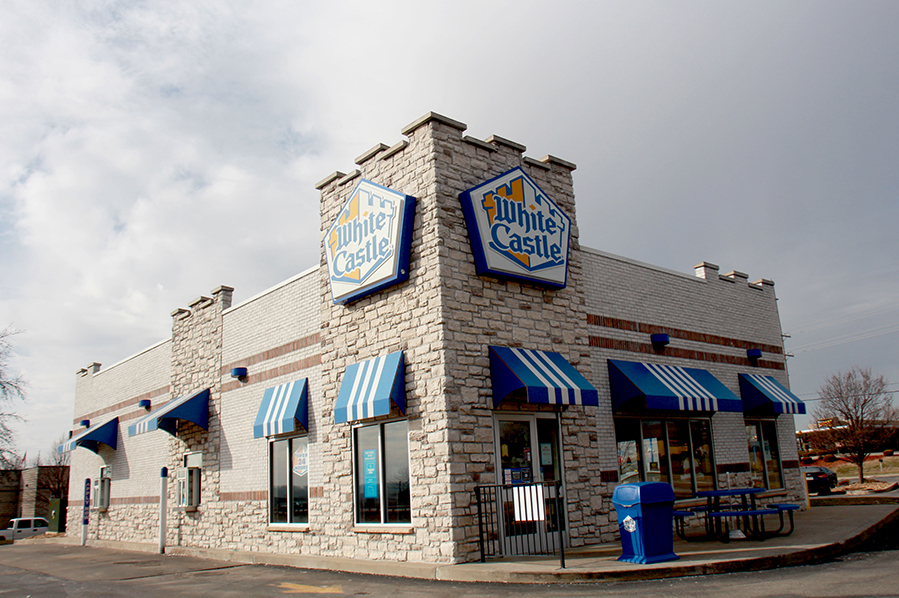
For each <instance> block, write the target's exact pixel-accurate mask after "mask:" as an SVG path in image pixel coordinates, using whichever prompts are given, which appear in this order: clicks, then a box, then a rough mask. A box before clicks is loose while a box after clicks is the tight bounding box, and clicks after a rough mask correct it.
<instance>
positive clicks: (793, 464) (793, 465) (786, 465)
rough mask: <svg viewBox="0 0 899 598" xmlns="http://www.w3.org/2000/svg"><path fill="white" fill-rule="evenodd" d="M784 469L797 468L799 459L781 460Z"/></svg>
mask: <svg viewBox="0 0 899 598" xmlns="http://www.w3.org/2000/svg"><path fill="white" fill-rule="evenodd" d="M781 465H783V468H784V469H799V461H781Z"/></svg>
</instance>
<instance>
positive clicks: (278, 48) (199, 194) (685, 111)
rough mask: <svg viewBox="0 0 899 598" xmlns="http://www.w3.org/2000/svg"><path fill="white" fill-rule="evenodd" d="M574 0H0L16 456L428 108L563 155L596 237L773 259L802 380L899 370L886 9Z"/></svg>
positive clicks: (306, 247)
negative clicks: (70, 1)
mask: <svg viewBox="0 0 899 598" xmlns="http://www.w3.org/2000/svg"><path fill="white" fill-rule="evenodd" d="M582 4H585V3H574V2H571V3H569V2H561V3H556V4H554V5H553V7H552V8H551V9H550V8H548V6H547V5H546V4H545V3H536V2H477V3H475V2H464V1H463V2H455V3H452V4H445V5H436V6H434V5H429V4H427V3H425V4H423V3H420V2H418V3H413V2H389V3H378V4H377V6H375V5H372V4H371V3H365V2H335V3H311V2H310V3H296V2H275V3H264V4H259V3H249V2H232V3H228V4H227V5H222V4H220V3H199V2H198V3H183V2H164V1H163V2H154V3H151V4H143V3H130V2H117V3H110V2H93V3H92V2H85V3H79V4H78V6H77V7H71V6H59V5H58V3H50V2H46V1H39V0H29V1H27V2H26V1H24V0H21V1H14V2H12V3H8V4H6V5H4V18H3V19H0V33H2V36H3V39H4V40H6V41H5V43H4V47H3V48H2V49H0V102H2V105H3V106H4V113H5V116H6V118H4V119H2V121H0V134H2V136H3V139H4V144H2V145H0V173H2V179H0V326H4V325H6V324H7V323H10V322H14V323H15V324H16V326H18V327H20V328H24V329H27V330H28V332H27V334H25V335H23V336H21V337H19V338H17V342H18V349H19V351H20V354H19V355H18V356H17V358H16V360H15V363H14V365H15V366H17V367H18V368H19V369H20V370H22V371H23V373H24V374H25V375H26V376H28V378H29V379H30V380H31V382H32V388H31V393H30V400H29V402H28V404H27V406H26V407H24V408H23V412H24V415H26V416H27V417H28V418H29V422H28V424H26V425H25V426H24V427H23V428H22V433H21V434H20V441H21V445H22V447H23V449H27V450H28V451H29V454H34V452H36V451H38V450H47V448H48V445H49V443H50V442H51V441H52V440H53V439H55V438H57V437H58V436H59V434H60V432H61V431H62V430H65V429H68V427H69V425H70V423H71V417H72V414H71V405H72V396H73V393H74V390H73V389H74V378H73V374H74V372H75V370H77V369H78V368H80V367H82V366H84V365H86V364H88V363H90V362H91V361H94V360H96V361H100V362H104V363H106V364H108V365H111V364H112V363H114V362H116V361H118V360H120V359H122V358H124V357H126V356H128V355H130V354H132V353H134V352H136V351H138V350H140V349H142V348H143V347H145V346H148V345H150V344H152V343H154V342H156V341H158V340H160V339H162V338H163V337H165V336H166V335H167V333H168V330H169V327H170V320H169V316H168V314H169V313H170V312H171V311H172V310H173V309H174V308H176V307H178V306H182V305H186V303H187V302H188V301H190V300H191V299H193V298H194V297H196V296H198V295H200V294H202V293H208V291H209V290H210V289H212V288H214V287H215V286H218V285H219V284H229V285H232V286H234V287H236V299H237V300H241V298H247V297H249V296H252V295H254V294H255V293H257V292H259V291H261V290H263V289H264V288H267V287H268V286H271V285H273V284H275V283H277V282H279V281H281V280H283V279H286V278H288V277H290V276H292V275H293V274H295V273H297V272H299V271H301V270H303V269H306V268H307V267H310V266H312V265H314V264H316V263H317V261H318V230H317V227H316V226H317V222H318V216H317V214H318V204H317V202H318V194H317V192H316V191H315V189H314V183H315V182H316V181H317V180H319V179H321V178H322V177H323V176H325V175H326V174H327V173H329V172H332V171H334V170H344V171H347V170H349V169H351V168H352V167H353V164H352V161H353V158H354V157H355V156H357V155H359V154H360V153H362V152H363V151H364V150H366V149H367V148H369V147H371V146H372V145H374V144H375V143H378V142H385V143H390V144H392V143H394V142H396V141H398V140H399V139H400V137H401V136H400V134H399V130H400V128H401V127H402V126H404V125H405V124H407V123H408V122H410V121H412V120H414V119H415V118H417V117H418V116H420V115H421V114H423V113H425V112H427V111H428V110H435V111H438V112H441V113H444V114H446V115H448V116H450V117H453V118H456V119H459V120H462V121H464V122H466V123H468V124H469V125H470V129H469V131H468V133H469V134H471V135H474V136H478V137H481V138H483V137H486V136H488V135H490V134H498V135H502V136H504V137H508V138H510V139H513V140H515V141H519V142H521V143H524V144H526V145H527V146H528V148H529V150H528V155H531V156H535V157H541V156H543V155H545V154H547V153H551V154H554V155H557V156H559V157H562V158H564V159H566V160H570V161H573V162H575V163H577V164H578V170H577V171H575V185H576V191H577V194H578V214H577V216H578V221H579V224H580V230H581V236H582V242H583V243H584V244H586V245H589V246H592V247H596V248H599V249H602V250H606V251H612V252H615V253H620V254H622V255H625V256H628V257H632V258H635V259H639V260H642V261H646V262H650V263H654V264H658V265H661V266H664V267H668V268H672V269H676V270H680V271H687V272H689V271H690V269H691V267H692V265H693V264H695V263H697V262H699V261H702V260H709V261H712V262H715V263H718V264H720V265H721V267H722V271H728V270H731V269H737V270H742V271H745V272H747V273H749V275H750V278H751V279H757V278H762V277H764V278H770V279H773V280H775V282H776V283H777V286H776V289H777V292H778V296H779V297H780V299H781V301H780V309H781V316H782V319H783V323H784V328H785V330H786V331H787V332H792V333H793V338H791V339H789V340H788V341H787V343H788V344H787V346H788V350H789V349H790V348H791V347H796V348H797V349H802V351H799V350H797V352H796V357H794V358H791V359H790V362H789V367H790V374H791V380H792V383H793V389H794V391H796V392H797V393H799V394H802V395H806V394H810V393H814V391H815V390H816V389H817V388H818V386H820V384H821V382H822V381H823V378H824V377H825V376H826V375H828V374H829V373H831V372H834V371H836V370H838V369H845V368H847V367H849V366H851V365H853V364H856V363H858V364H861V365H869V366H871V367H872V368H874V369H875V370H876V371H879V372H882V373H884V374H886V375H887V376H888V377H889V378H891V379H892V380H894V381H897V382H899V365H897V364H896V361H895V358H894V356H895V355H896V353H897V351H896V341H895V340H893V339H894V338H895V334H891V333H890V332H888V331H889V330H892V328H891V327H892V326H896V325H897V324H899V311H897V310H890V309H886V308H888V307H890V306H891V305H895V301H896V299H895V298H896V297H897V296H899V277H897V276H896V274H897V266H896V263H895V260H894V258H893V256H895V255H897V247H896V244H897V241H896V235H895V224H896V222H899V213H897V211H899V202H897V198H896V196H897V191H899V176H897V174H896V168H895V165H896V164H897V163H899V113H897V111H896V110H895V98H896V97H899V93H897V92H899V72H897V69H896V68H895V65H896V63H897V50H899V40H897V38H896V36H895V31H896V30H897V29H899V9H897V8H896V7H895V6H894V5H893V4H891V3H864V4H848V3H836V2H817V3H814V4H807V3H780V2H761V3H759V2H731V3H726V4H722V3H718V2H695V3H689V4H684V3H678V4H652V5H648V4H634V3H630V2H597V3H587V4H586V5H582ZM607 282H608V284H614V281H607ZM865 314H868V315H867V317H852V318H850V319H848V320H847V319H846V318H847V317H851V316H859V315H861V316H864V315H865ZM815 323H817V324H818V326H817V327H814V326H807V325H808V324H815ZM884 331H887V332H884ZM866 333H867V334H868V335H869V336H868V338H861V339H859V340H851V339H852V338H856V337H859V336H865V335H866ZM850 334H854V335H855V337H853V336H847V335H850ZM844 337H845V338H844ZM847 339H848V340H847ZM835 341H840V342H839V344H833V343H834V342H835ZM828 345H830V346H828Z"/></svg>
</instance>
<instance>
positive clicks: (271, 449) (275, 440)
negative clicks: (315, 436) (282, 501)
mask: <svg viewBox="0 0 899 598" xmlns="http://www.w3.org/2000/svg"><path fill="white" fill-rule="evenodd" d="M301 439H302V440H304V441H305V442H306V474H305V478H306V520H305V521H291V519H292V518H293V509H292V508H291V507H292V504H293V500H294V498H295V495H294V485H293V467H292V465H291V463H292V460H293V453H294V451H295V450H296V449H295V448H294V441H296V440H301ZM267 440H268V501H267V502H268V525H269V526H278V527H282V526H285V527H292V528H308V527H309V512H310V509H309V435H308V434H293V435H290V436H271V437H269V438H268V439H267ZM282 442H286V443H287V444H286V447H287V459H286V462H285V465H286V468H287V471H286V475H287V498H286V500H287V510H286V518H287V521H273V518H272V515H273V513H274V510H275V509H274V500H275V492H274V479H273V475H274V472H275V449H276V445H279V444H280V443H282Z"/></svg>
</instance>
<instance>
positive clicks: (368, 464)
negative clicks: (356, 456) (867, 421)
mask: <svg viewBox="0 0 899 598" xmlns="http://www.w3.org/2000/svg"><path fill="white" fill-rule="evenodd" d="M362 481H363V484H364V486H365V490H364V494H365V498H378V452H377V451H376V450H375V449H368V450H366V451H364V452H363V453H362Z"/></svg>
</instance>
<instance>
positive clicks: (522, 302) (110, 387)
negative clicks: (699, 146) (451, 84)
mask: <svg viewBox="0 0 899 598" xmlns="http://www.w3.org/2000/svg"><path fill="white" fill-rule="evenodd" d="M465 128H466V127H465V125H464V124H462V123H459V122H457V121H454V120H452V119H449V118H446V117H443V116H440V115H436V114H433V113H430V114H428V115H426V116H425V117H423V118H421V119H419V120H417V121H415V122H413V123H412V124H410V125H409V126H407V127H406V128H404V129H403V131H402V132H403V134H404V135H405V136H406V139H405V140H402V141H400V142H398V143H396V144H394V145H392V146H388V145H386V144H378V145H376V146H374V147H372V148H371V149H370V150H369V151H367V152H365V153H364V154H362V155H361V156H359V157H358V158H357V160H356V164H357V165H358V169H357V170H354V171H352V172H350V173H348V174H344V173H341V172H335V173H333V174H332V175H330V176H328V177H327V178H325V179H324V180H322V181H321V182H320V183H319V185H318V188H319V189H320V190H321V220H320V222H319V223H318V224H319V226H318V229H317V230H315V228H314V226H313V228H310V226H309V225H310V223H305V222H285V223H284V226H283V229H282V230H279V231H254V232H253V234H260V235H261V234H279V235H283V234H295V235H310V234H317V235H319V236H320V237H321V239H322V254H321V259H320V261H319V263H318V264H316V265H314V266H313V267H312V268H311V269H309V270H306V271H305V272H302V273H300V274H298V275H297V276H295V277H293V278H291V279H289V280H286V281H284V282H283V283H280V284H278V285H277V286H275V287H273V288H271V289H269V290H267V291H264V292H262V293H260V294H259V295H256V296H255V297H252V298H250V299H248V300H246V301H244V302H243V303H240V304H238V305H232V301H231V296H232V289H231V288H229V287H225V286H221V287H218V288H216V289H214V290H213V291H212V292H211V294H210V296H202V297H199V298H197V299H196V300H194V301H192V302H191V303H190V304H189V305H188V307H187V308H181V309H177V310H175V311H174V312H172V334H171V337H170V338H166V339H164V340H162V341H161V342H159V343H157V344H155V345H153V346H151V347H148V348H146V349H144V350H143V351H141V352H139V353H137V354H135V355H133V356H131V357H129V358H127V359H125V360H123V361H121V362H119V363H117V364H115V365H113V366H112V367H109V368H107V369H105V370H101V369H100V364H97V363H93V364H91V365H90V366H88V367H87V368H84V369H82V370H80V371H79V372H78V374H77V377H76V392H75V402H74V419H73V424H75V427H76V430H75V431H74V432H75V433H74V435H73V436H72V439H71V440H70V441H68V442H67V443H66V444H65V445H63V446H62V447H61V450H63V451H74V452H73V453H72V472H73V473H72V476H73V479H74V480H75V481H76V482H75V483H73V484H72V485H71V489H70V493H69V505H70V507H69V509H70V512H69V517H70V518H71V519H72V520H74V518H75V517H76V516H77V515H78V514H79V513H80V510H81V508H82V497H83V496H84V486H83V484H82V481H83V480H84V479H85V478H89V479H90V480H92V484H93V486H94V490H93V492H94V494H93V497H94V499H93V500H94V504H93V506H94V507H95V508H96V509H97V512H96V514H95V515H93V516H92V517H91V520H90V529H89V537H90V538H91V539H102V540H118V541H122V542H139V543H140V542H143V543H148V544H152V543H155V542H156V533H157V532H156V530H157V521H158V516H159V515H158V511H159V502H160V499H159V486H160V484H159V476H160V471H161V468H163V467H167V468H168V470H169V471H170V472H171V474H172V476H173V478H172V484H170V486H169V488H170V492H169V496H168V497H167V500H168V504H169V505H170V509H169V513H168V516H167V520H168V535H167V540H166V542H167V543H168V544H169V545H179V544H180V545H184V546H192V547H201V548H215V549H224V550H233V551H252V552H271V553H290V554H307V555H323V556H335V557H349V558H366V559H391V560H403V561H406V560H408V561H424V562H436V563H454V562H464V561H470V560H474V559H476V558H478V545H477V539H478V509H477V505H476V502H475V490H476V488H477V487H478V486H489V485H510V486H524V485H527V484H533V483H539V484H543V485H552V484H556V483H559V484H560V485H561V491H562V494H563V497H564V501H565V508H564V512H563V513H562V518H563V521H562V523H561V526H560V528H561V530H560V529H559V528H555V531H554V532H553V533H555V534H557V537H558V539H560V540H561V541H563V542H565V543H567V544H568V545H570V546H581V545H584V544H589V543H598V542H611V541H615V540H616V538H617V533H618V526H617V520H616V515H615V513H614V509H613V506H612V503H611V497H612V492H613V490H614V488H615V486H616V485H618V484H619V483H621V482H632V481H640V480H646V481H665V482H668V483H670V484H671V485H672V487H673V488H674V490H675V494H676V495H677V497H679V498H687V497H690V496H692V495H693V493H694V492H696V491H697V490H709V489H715V488H719V487H721V488H724V487H735V486H739V485H742V486H746V485H755V486H760V487H764V488H767V489H768V490H770V491H771V494H772V495H773V496H777V497H778V500H781V501H798V500H801V499H802V498H803V497H804V492H805V489H804V488H805V486H804V479H803V476H802V475H801V472H800V469H799V460H798V454H797V450H796V443H795V440H794V429H795V428H794V423H793V414H794V413H804V412H805V407H804V405H802V402H801V401H799V400H798V399H797V398H796V397H795V395H793V394H792V393H790V392H789V390H787V389H788V384H789V382H788V379H787V372H786V360H785V357H784V351H783V342H782V336H781V332H782V331H781V326H780V320H779V316H778V312H777V304H776V302H775V296H774V283H772V282H771V281H769V280H764V279H761V280H757V281H754V282H750V281H749V279H748V276H747V275H746V274H744V273H742V272H738V271H733V272H730V273H728V274H724V275H722V274H719V272H718V266H716V265H714V264H710V263H708V262H703V263H701V264H699V265H698V266H696V269H695V276H694V275H685V274H681V273H677V272H672V271H670V270H666V269H664V268H659V267H655V266H651V265H647V264H644V263H640V262H636V261H634V260H631V259H628V258H624V257H620V256H616V255H611V254H608V253H605V252H603V251H599V250H594V249H587V248H584V247H581V245H580V242H579V234H578V227H579V226H580V227H584V226H590V223H584V222H581V223H578V222H577V220H576V211H575V199H574V183H573V179H572V171H573V170H574V169H575V165H574V164H571V163H569V162H566V161H565V160H561V159H559V158H556V157H553V156H546V157H544V158H542V159H540V160H535V159H532V158H530V157H527V156H525V155H524V151H525V147H524V146H523V145H521V144H519V143H516V142H514V141H510V140H508V139H504V138H502V137H499V136H495V135H494V136H491V137H488V138H487V139H486V140H480V139H475V138H472V137H469V136H463V132H464V130H465ZM250 200H251V198H248V204H247V205H248V209H252V204H251V201H250ZM634 217H635V218H639V217H640V216H639V214H634ZM728 226H732V227H733V231H734V234H735V235H737V234H743V232H742V231H740V230H739V224H733V223H732V224H729V225H728ZM670 233H671V242H672V243H675V242H676V238H677V237H678V236H679V235H696V234H702V231H701V230H694V229H692V228H691V227H690V226H689V223H688V219H685V221H684V222H680V223H677V225H675V224H674V223H672V229H671V231H670ZM221 242H222V243H229V242H231V240H230V239H224V238H223V239H222V240H221ZM208 251H209V252H215V251H216V247H209V248H208ZM183 259H185V260H203V259H204V256H203V255H186V256H183ZM82 421H83V422H84V423H85V424H89V427H84V426H81V425H79V424H80V423H81V422H82ZM79 447H80V448H79ZM83 449H89V450H83ZM499 509H500V510H501V511H502V512H503V514H502V516H504V517H510V518H515V519H516V520H521V519H522V518H526V517H529V518H528V519H527V521H530V522H531V523H532V525H531V527H533V528H535V529H536V528H537V527H538V526H542V523H541V522H543V520H544V519H545V518H546V516H547V515H546V513H544V512H543V511H542V509H537V510H536V511H535V512H533V513H530V514H527V513H523V512H521V509H520V508H519V506H518V505H517V502H516V503H514V504H513V501H511V499H510V501H509V502H508V503H507V504H503V505H500V506H499ZM74 527H75V526H70V532H69V533H78V530H76V529H74ZM504 529H505V528H503V529H501V530H500V531H499V533H500V534H506V535H508V534H509V533H511V532H508V530H505V531H504ZM506 539H508V538H506Z"/></svg>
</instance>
